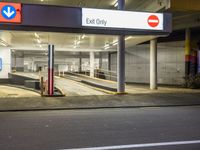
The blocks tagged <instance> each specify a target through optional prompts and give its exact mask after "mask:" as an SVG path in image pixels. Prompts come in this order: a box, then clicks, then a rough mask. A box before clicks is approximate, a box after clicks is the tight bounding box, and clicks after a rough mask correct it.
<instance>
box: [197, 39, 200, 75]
mask: <svg viewBox="0 0 200 150" xmlns="http://www.w3.org/2000/svg"><path fill="white" fill-rule="evenodd" d="M197 74H200V41H199V42H198V51H197Z"/></svg>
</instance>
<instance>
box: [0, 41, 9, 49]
mask: <svg viewBox="0 0 200 150" xmlns="http://www.w3.org/2000/svg"><path fill="white" fill-rule="evenodd" d="M0 45H2V46H5V47H7V46H8V45H9V44H8V43H6V42H5V41H3V40H1V39H0Z"/></svg>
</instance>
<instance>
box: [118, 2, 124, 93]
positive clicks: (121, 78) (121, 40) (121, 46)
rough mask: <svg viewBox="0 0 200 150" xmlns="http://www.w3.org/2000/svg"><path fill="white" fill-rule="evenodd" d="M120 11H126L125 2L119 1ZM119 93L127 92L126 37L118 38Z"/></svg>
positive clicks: (120, 36)
mask: <svg viewBox="0 0 200 150" xmlns="http://www.w3.org/2000/svg"><path fill="white" fill-rule="evenodd" d="M118 9H119V10H124V9H125V0H118ZM117 92H118V93H123V92H125V36H124V35H119V37H118V51H117Z"/></svg>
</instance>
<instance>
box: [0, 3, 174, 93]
mask: <svg viewBox="0 0 200 150" xmlns="http://www.w3.org/2000/svg"><path fill="white" fill-rule="evenodd" d="M123 6H124V4H123V1H119V8H120V9H123ZM0 8H1V15H0V30H2V31H1V36H2V37H1V38H2V39H3V40H1V43H2V44H1V45H2V46H3V48H2V49H4V51H5V50H6V52H4V53H2V64H3V67H2V68H3V69H2V71H1V72H3V73H4V78H8V74H9V76H10V77H11V78H13V77H14V76H15V77H16V80H15V79H13V82H22V83H24V81H23V79H22V77H21V76H26V77H27V78H30V77H31V76H34V77H33V78H38V76H40V77H41V76H42V77H44V78H42V80H43V81H45V82H46V83H47V84H45V85H47V88H46V89H47V95H50V96H53V95H54V94H55V91H54V90H55V88H54V87H55V85H54V83H56V84H59V85H62V83H64V82H65V81H64V79H63V78H60V77H61V76H62V77H64V78H66V79H69V78H73V82H80V81H81V82H84V83H87V84H88V85H90V86H94V85H95V86H96V85H97V86H98V88H102V87H105V84H108V85H109V86H107V90H111V91H112V90H113V91H115V92H118V93H124V92H125V86H124V85H125V47H126V46H134V45H136V44H139V43H142V42H145V41H149V40H151V42H150V43H151V53H150V54H151V56H150V57H151V59H150V60H151V67H150V78H151V88H152V89H153V88H156V84H157V81H156V78H157V77H156V72H157V71H156V69H157V68H156V40H155V39H156V38H157V37H159V36H163V35H167V34H169V33H170V32H171V15H170V14H167V13H147V12H130V11H122V10H105V9H91V8H75V7H73V8H72V7H57V6H48V5H30V4H20V3H5V2H0ZM11 37H12V38H13V39H12V40H11ZM125 41H126V44H125ZM54 51H56V53H55V52H54ZM112 53H117V58H116V64H117V65H116V69H115V70H110V68H111V67H110V63H109V61H110V59H109V57H110V56H111V54H112ZM105 54H106V55H107V54H108V55H107V60H106V59H104V57H105ZM9 56H11V57H9ZM9 58H10V59H9ZM47 58H48V59H47ZM5 59H8V60H6V61H7V62H10V64H9V63H5V65H7V66H6V67H7V68H6V67H5V66H4V61H5ZM105 60H106V61H105ZM11 62H12V64H11ZM47 62H48V63H47ZM20 64H21V66H20ZM22 64H23V65H22ZM105 66H106V67H105ZM4 67H5V68H4ZM104 68H105V69H104ZM11 69H12V71H14V72H15V74H12V73H11ZM18 72H23V73H21V74H20V73H18ZM24 72H29V73H30V72H32V74H26V73H24ZM35 72H38V75H36V74H35ZM42 74H44V75H42ZM55 75H56V76H55ZM36 76H37V77H36ZM54 76H55V78H54ZM86 76H90V78H88V77H86ZM94 77H95V78H94ZM98 78H101V79H98ZM103 79H104V80H105V79H107V80H112V82H106V81H104V80H103ZM21 80H22V81H21ZM55 80H57V81H56V82H55ZM42 83H43V82H42ZM97 83H99V84H97ZM113 83H116V84H113ZM26 84H27V85H31V84H32V82H27V83H26ZM113 85H114V86H113ZM34 86H36V85H35V84H34ZM66 86H67V85H66ZM66 86H65V85H64V86H62V89H61V90H60V91H62V90H63V89H66ZM75 86H77V85H75ZM40 87H41V86H40ZM42 87H43V86H42ZM105 88H106V87H105ZM69 89H71V88H70V87H69V88H68V90H69ZM92 92H94V91H92ZM83 93H87V92H83ZM99 93H101V92H99Z"/></svg>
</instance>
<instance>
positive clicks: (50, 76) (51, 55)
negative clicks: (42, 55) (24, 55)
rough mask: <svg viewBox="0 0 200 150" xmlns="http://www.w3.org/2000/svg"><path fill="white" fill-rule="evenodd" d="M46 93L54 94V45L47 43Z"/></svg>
mask: <svg viewBox="0 0 200 150" xmlns="http://www.w3.org/2000/svg"><path fill="white" fill-rule="evenodd" d="M48 95H49V96H53V95H54V45H48Z"/></svg>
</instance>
